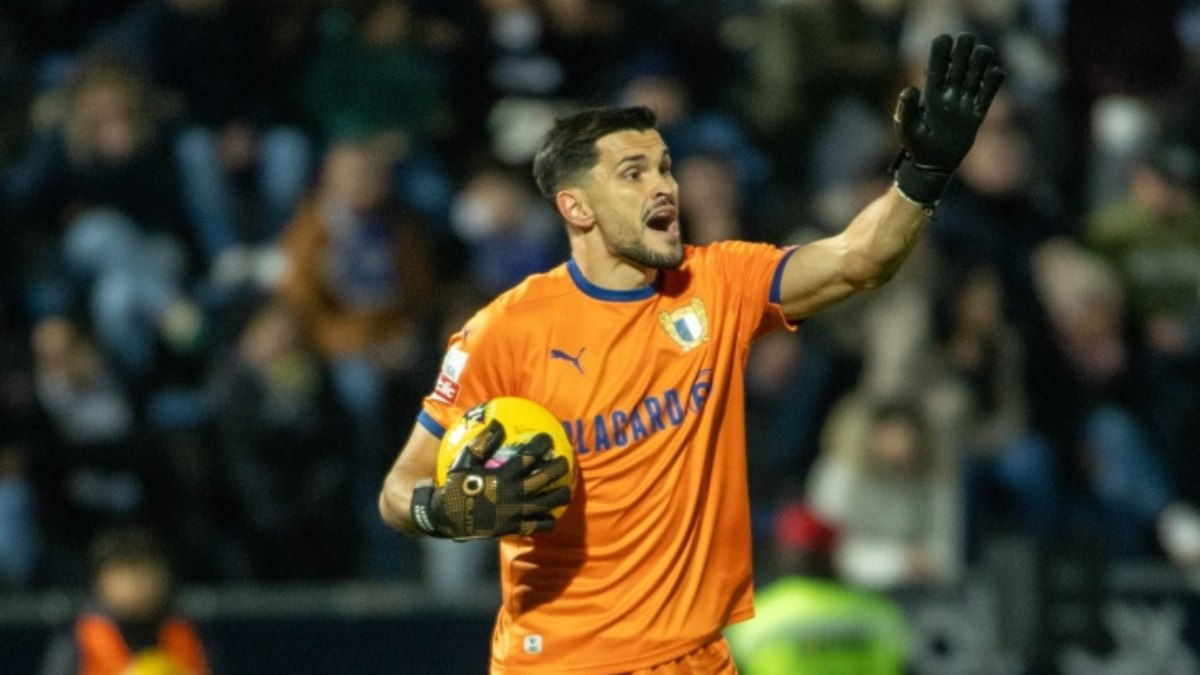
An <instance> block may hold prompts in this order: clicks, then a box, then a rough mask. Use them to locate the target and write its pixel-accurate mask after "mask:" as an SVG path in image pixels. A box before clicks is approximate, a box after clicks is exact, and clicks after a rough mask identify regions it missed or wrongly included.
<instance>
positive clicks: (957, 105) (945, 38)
mask: <svg viewBox="0 0 1200 675" xmlns="http://www.w3.org/2000/svg"><path fill="white" fill-rule="evenodd" d="M993 57H994V54H993V52H992V49H991V48H990V47H988V46H986V45H978V46H977V45H976V44H975V36H974V35H971V34H970V33H962V34H960V35H959V36H958V38H957V39H954V40H951V38H950V36H949V35H939V36H938V37H937V38H935V39H934V40H933V44H932V45H931V46H930V49H929V65H928V69H927V70H926V71H925V95H924V97H922V96H921V91H920V90H919V89H917V88H916V87H908V88H907V89H905V90H904V91H902V92H901V93H900V98H899V100H898V101H896V112H895V114H894V115H893V118H892V119H893V121H894V122H895V127H896V135H897V136H899V138H900V145H901V146H903V148H904V149H903V150H902V151H901V153H900V156H899V157H897V158H896V163H895V164H894V165H893V172H894V175H895V178H896V187H897V188H899V189H900V193H901V194H902V195H904V196H905V197H906V198H907V199H908V200H909V201H911V202H914V203H916V204H918V205H919V206H922V207H924V208H925V209H926V210H932V209H933V207H934V205H936V204H937V201H938V199H940V198H941V196H942V192H943V191H944V190H945V189H946V185H947V184H949V183H950V177H951V176H952V175H953V174H954V171H955V170H956V169H958V165H959V163H961V162H962V160H963V157H966V155H967V151H968V150H970V149H971V144H972V143H974V142H975V133H976V132H977V131H978V130H979V125H980V124H982V123H983V118H984V117H985V116H986V115H987V111H988V107H989V106H991V104H992V99H993V98H995V96H996V91H997V90H998V89H999V88H1000V84H1001V83H1002V82H1004V71H1003V70H1001V69H1000V67H999V66H996V65H992V60H993Z"/></svg>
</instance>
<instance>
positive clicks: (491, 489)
mask: <svg viewBox="0 0 1200 675" xmlns="http://www.w3.org/2000/svg"><path fill="white" fill-rule="evenodd" d="M503 444H504V428H503V427H502V426H501V425H500V423H499V422H496V421H493V422H492V423H491V424H490V425H488V427H487V428H486V429H484V430H483V431H482V432H480V433H479V435H477V436H476V437H475V438H473V439H471V442H470V443H468V444H467V445H465V446H464V447H463V449H462V451H461V452H460V453H459V455H458V457H457V458H456V459H455V460H454V463H453V464H452V465H451V466H450V469H449V471H448V472H447V474H446V482H445V484H444V485H442V486H441V487H438V488H434V487H433V486H431V485H423V486H419V487H417V488H416V489H415V490H413V496H412V507H411V516H412V520H413V522H414V523H416V525H417V527H419V528H421V530H422V531H424V532H425V533H426V534H428V535H430V536H434V537H444V538H449V539H456V540H459V541H462V540H466V539H487V538H491V537H503V536H505V535H509V534H520V535H526V534H533V533H534V532H543V531H545V530H549V529H550V528H552V527H554V516H553V515H552V514H551V513H550V511H551V510H552V509H555V508H557V507H559V506H565V505H566V503H567V502H569V501H570V500H571V490H570V488H567V487H557V488H553V489H547V488H548V486H549V485H551V484H552V483H554V482H555V481H557V480H558V479H560V478H562V477H563V476H565V475H567V471H568V470H569V469H570V465H569V464H568V463H567V460H566V458H565V457H554V456H552V455H550V454H549V450H550V449H551V447H552V446H553V441H552V440H551V439H550V436H549V435H547V434H538V435H536V436H534V437H533V438H532V439H530V440H529V441H528V442H525V443H521V444H518V445H515V446H514V449H515V450H516V452H515V453H514V454H513V455H512V457H510V458H509V459H508V460H507V461H505V462H504V463H503V464H501V465H500V466H498V467H494V468H489V467H487V466H486V464H487V461H488V459H489V458H491V457H492V455H494V454H495V453H496V451H497V450H499V449H500V447H501V446H502V445H503ZM550 457H552V458H550Z"/></svg>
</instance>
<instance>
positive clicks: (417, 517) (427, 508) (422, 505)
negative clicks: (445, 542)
mask: <svg viewBox="0 0 1200 675" xmlns="http://www.w3.org/2000/svg"><path fill="white" fill-rule="evenodd" d="M408 513H409V516H410V517H411V518H412V522H413V524H414V525H416V526H417V527H418V528H420V530H421V531H422V532H424V533H425V534H427V535H429V536H431V537H442V536H444V535H442V534H440V533H439V532H438V530H437V528H436V527H434V524H433V486H432V485H421V486H419V487H416V488H414V489H413V493H412V499H411V500H410V504H409V509H408Z"/></svg>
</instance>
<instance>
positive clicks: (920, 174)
mask: <svg viewBox="0 0 1200 675" xmlns="http://www.w3.org/2000/svg"><path fill="white" fill-rule="evenodd" d="M891 173H892V178H893V180H894V182H895V185H896V189H897V190H898V191H899V192H900V195H901V196H902V197H904V199H906V200H907V201H909V202H912V203H913V204H915V205H917V206H919V207H921V208H922V209H925V211H927V212H929V213H932V211H933V208H934V207H935V206H937V203H938V200H940V199H941V198H942V193H943V192H945V191H946V186H947V185H949V184H950V179H951V178H952V177H953V176H954V170H953V169H949V170H947V169H944V168H940V167H934V166H927V165H922V164H918V163H917V162H915V161H914V160H913V158H912V157H911V156H910V155H909V154H908V153H907V152H904V151H901V152H900V155H899V156H897V157H896V161H895V162H894V163H893V164H892V171H891Z"/></svg>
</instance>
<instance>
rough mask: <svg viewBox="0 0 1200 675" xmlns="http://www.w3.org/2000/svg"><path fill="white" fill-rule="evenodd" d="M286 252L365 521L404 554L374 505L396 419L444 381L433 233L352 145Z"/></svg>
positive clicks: (295, 302)
mask: <svg viewBox="0 0 1200 675" xmlns="http://www.w3.org/2000/svg"><path fill="white" fill-rule="evenodd" d="M282 246H283V250H284V253H285V256H286V258H287V268H288V271H287V273H286V275H285V277H284V279H283V281H282V284H281V286H280V288H279V291H278V293H279V297H280V299H281V300H282V301H283V302H284V303H286V304H287V305H288V306H289V307H291V309H292V311H293V312H295V314H296V316H297V317H299V318H300V321H301V324H302V326H303V329H304V331H305V336H306V338H308V339H310V340H311V342H312V344H313V346H314V348H315V350H316V353H317V354H318V355H319V356H320V357H321V359H322V361H323V362H324V363H325V364H327V365H328V367H329V369H330V375H331V383H332V385H333V391H334V395H335V397H336V399H337V402H338V404H339V405H340V406H341V407H342V408H343V409H344V410H345V411H346V412H347V413H348V417H349V420H350V422H351V424H352V433H351V439H352V440H351V443H352V445H353V447H354V448H356V450H355V452H356V454H355V459H354V467H355V472H356V473H355V478H354V486H355V487H354V490H355V491H354V495H355V502H354V503H355V504H357V505H358V506H359V508H360V510H361V513H360V514H359V515H360V516H361V518H362V520H361V521H360V522H361V523H362V526H363V527H364V528H367V529H366V530H365V531H366V532H367V533H368V535H369V536H377V538H376V539H371V540H369V542H375V543H377V544H378V545H379V546H380V547H388V546H394V545H396V544H397V542H398V541H399V540H398V539H397V538H396V537H394V536H391V534H390V531H389V530H387V528H386V527H385V526H384V525H383V524H382V521H380V520H379V517H378V513H377V510H376V508H375V496H376V494H377V492H378V483H379V477H380V476H382V475H383V472H384V471H386V467H387V464H388V462H389V460H390V458H391V454H392V452H393V449H394V445H393V443H394V442H397V441H396V439H395V438H394V436H395V435H396V433H398V430H397V429H395V428H393V427H390V426H389V423H390V422H394V421H395V416H394V415H391V414H389V412H388V411H390V410H396V409H402V407H403V406H404V405H412V406H415V405H417V401H418V400H419V399H420V397H422V396H423V395H424V394H425V393H426V391H427V390H428V388H429V383H430V382H432V381H433V378H434V376H435V372H436V366H437V357H436V356H433V355H430V353H429V351H430V347H431V343H430V342H429V340H428V337H429V335H428V331H429V330H431V325H432V320H433V310H434V309H435V306H434V300H435V297H434V293H433V284H434V268H433V261H432V259H431V247H430V243H429V236H428V233H427V232H426V230H425V229H424V227H423V225H422V223H421V222H419V221H418V220H417V219H415V218H414V217H413V216H412V214H411V213H410V212H408V211H407V210H405V209H404V208H403V207H402V206H401V205H400V204H398V203H397V202H396V201H395V199H394V198H393V197H392V196H391V194H390V192H389V182H388V172H387V156H386V154H385V153H383V152H381V151H380V150H379V149H378V148H376V147H374V146H371V145H369V144H365V143H357V142H349V141H344V142H340V143H338V144H336V145H334V146H333V147H332V148H330V150H329V152H328V153H327V155H326V158H325V164H324V168H323V172H322V177H321V182H320V185H319V186H318V187H317V188H316V190H315V191H314V193H313V194H312V195H311V197H310V198H309V199H307V200H306V201H305V202H304V203H303V204H302V206H301V208H300V210H299V212H298V214H297V216H296V218H295V219H294V220H293V221H292V222H291V223H290V224H289V225H288V228H287V230H286V232H285V233H284V237H283V244H282ZM400 399H403V400H407V401H408V403H404V402H403V401H400V402H397V401H398V400H400ZM397 406H399V407H397ZM370 551H378V549H375V548H370ZM369 555H373V554H371V553H369ZM389 558H390V559H389ZM372 561H373V562H372V563H371V564H372V565H374V566H377V567H375V570H376V573H380V574H382V573H383V572H382V570H385V569H391V570H394V569H395V567H396V564H397V563H396V557H395V556H389V555H385V554H382V553H381V554H379V555H378V556H375V557H373V558H372Z"/></svg>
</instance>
